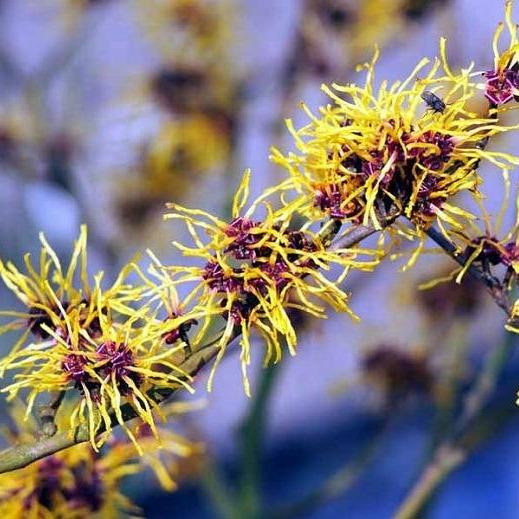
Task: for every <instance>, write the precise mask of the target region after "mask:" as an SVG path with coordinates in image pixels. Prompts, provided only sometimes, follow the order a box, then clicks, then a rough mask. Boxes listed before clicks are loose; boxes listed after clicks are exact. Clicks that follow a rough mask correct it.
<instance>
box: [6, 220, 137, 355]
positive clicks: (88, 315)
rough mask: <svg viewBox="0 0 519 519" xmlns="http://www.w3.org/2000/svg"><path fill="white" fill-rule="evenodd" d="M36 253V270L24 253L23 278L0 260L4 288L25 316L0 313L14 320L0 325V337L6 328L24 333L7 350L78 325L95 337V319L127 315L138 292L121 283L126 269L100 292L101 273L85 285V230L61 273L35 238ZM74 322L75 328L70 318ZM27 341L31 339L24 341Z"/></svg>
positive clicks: (53, 255) (44, 243)
mask: <svg viewBox="0 0 519 519" xmlns="http://www.w3.org/2000/svg"><path fill="white" fill-rule="evenodd" d="M40 241H41V243H42V249H41V252H40V258H39V269H38V270H37V269H36V268H35V267H34V266H33V264H32V262H31V259H30V255H29V254H26V255H25V258H24V261H25V267H26V270H27V273H26V274H23V273H22V272H21V271H20V270H18V268H16V266H15V265H14V264H13V263H11V262H7V263H6V264H4V263H3V262H2V261H1V260H0V277H1V279H2V280H3V281H4V283H5V284H6V286H7V287H8V288H9V289H10V290H11V291H12V292H13V293H14V294H15V295H16V297H17V298H18V299H19V300H20V301H21V302H22V303H23V304H24V305H25V306H26V307H27V311H26V312H15V311H9V310H5V311H0V317H14V320H12V321H10V322H8V323H7V324H5V325H3V326H0V334H2V333H5V332H7V331H10V330H19V329H24V332H23V334H22V336H21V337H20V339H19V340H18V341H17V342H16V344H15V346H14V348H13V351H17V350H18V349H19V348H21V347H22V346H23V345H24V344H25V343H26V342H27V340H28V338H29V336H30V335H31V334H32V335H33V337H34V338H35V339H36V340H37V341H39V340H46V339H48V338H49V337H50V336H51V331H52V332H53V333H57V334H60V335H64V334H66V333H67V330H70V329H71V328H72V327H75V326H80V327H81V329H82V330H84V331H85V332H86V333H88V334H90V335H92V336H95V335H96V334H98V333H99V332H100V325H99V319H100V315H101V314H104V315H107V316H109V317H110V318H111V317H112V313H114V312H115V313H117V314H121V315H132V313H133V310H132V308H131V306H130V305H131V303H132V302H134V301H136V300H138V299H139V298H140V290H141V289H140V288H138V287H132V286H130V285H128V284H125V283H124V279H125V277H126V275H127V272H128V267H125V268H124V269H122V271H121V273H120V274H119V276H118V278H117V279H116V281H115V282H114V283H113V284H112V286H111V287H110V288H109V289H107V290H105V291H103V292H101V290H100V282H101V280H102V278H103V273H102V272H99V273H98V274H97V276H96V283H95V286H94V288H92V287H91V286H90V283H89V280H88V274H87V229H86V226H82V227H81V231H80V235H79V238H78V239H77V241H76V243H75V247H74V251H73V253H72V256H71V259H70V263H69V265H68V267H67V269H66V270H65V269H63V267H62V265H61V262H60V261H59V259H58V256H57V255H56V253H55V252H54V250H53V249H52V248H51V246H50V245H49V244H48V243H47V240H46V239H45V236H44V235H43V234H40ZM72 318H74V319H75V320H76V323H75V324H72V323H71V319H72ZM29 343H32V341H29Z"/></svg>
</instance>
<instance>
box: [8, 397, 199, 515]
mask: <svg viewBox="0 0 519 519" xmlns="http://www.w3.org/2000/svg"><path fill="white" fill-rule="evenodd" d="M64 405H66V404H64ZM187 407H189V406H188V405H186V404H184V405H181V404H176V405H175V406H174V407H171V406H170V408H169V409H164V410H163V411H164V413H165V414H166V415H167V416H174V415H177V414H179V413H183V412H185V411H186V410H187V409H186V408H187ZM12 414H13V418H14V422H15V426H16V428H15V429H14V430H13V429H9V430H7V432H6V434H5V436H6V437H7V439H8V441H9V443H10V444H11V445H16V444H18V443H20V442H22V443H26V442H30V441H35V439H36V438H37V437H38V427H37V425H36V423H35V421H34V420H32V419H31V420H29V421H25V422H24V421H23V410H22V409H21V405H15V406H14V409H13V412H12ZM31 418H32V417H31ZM22 426H23V428H22ZM67 427H68V424H66V422H64V421H62V422H61V423H60V424H59V429H60V430H63V429H66V428H67ZM21 431H23V432H21ZM135 434H136V436H138V437H139V443H140V444H141V445H142V447H143V450H144V451H145V454H144V456H142V457H139V456H138V455H137V454H136V452H135V449H134V448H133V447H132V445H131V444H130V443H128V442H123V441H120V440H112V441H111V442H110V444H109V445H106V448H104V449H103V450H102V451H95V450H94V449H93V448H92V447H91V446H86V447H85V446H84V445H77V446H74V447H71V448H69V449H65V450H63V451H60V452H57V453H56V454H53V455H51V456H48V457H46V458H44V459H42V460H39V461H37V462H35V463H32V464H30V465H28V466H27V467H25V468H23V469H19V470H16V471H14V472H9V473H8V474H2V475H0V513H1V514H3V516H4V517H9V518H12V519H22V518H26V517H29V518H32V517H34V518H37V519H40V518H42V519H43V518H49V519H50V518H56V519H73V518H75V519H80V518H84V517H98V518H100V519H101V518H102V519H105V518H117V517H120V516H121V514H123V513H125V514H139V513H140V510H139V508H138V507H136V506H135V505H134V504H133V503H132V502H131V500H130V499H129V498H128V497H126V496H125V495H124V494H123V493H122V492H121V482H122V480H123V479H125V478H126V477H128V476H132V475H134V474H139V473H141V472H142V471H143V470H144V469H146V468H147V467H150V468H152V470H153V471H154V472H155V474H156V476H157V478H158V480H159V482H160V483H161V486H162V487H163V488H164V489H165V490H168V491H171V490H174V489H175V488H176V485H175V482H174V480H173V476H174V475H175V472H176V470H177V469H176V460H178V458H179V457H188V456H190V455H191V454H193V453H194V452H197V451H198V450H199V449H200V447H199V446H197V445H194V444H191V443H189V442H187V441H186V440H185V439H184V438H182V437H181V436H179V435H177V434H175V433H174V432H171V431H169V430H168V431H165V430H164V431H162V430H161V439H162V443H161V445H160V446H159V445H158V444H157V442H156V441H155V439H154V437H153V436H152V435H150V434H148V433H146V431H145V430H142V429H141V430H140V431H135ZM165 454H167V455H168V456H167V458H165ZM165 462H167V464H166V463H165Z"/></svg>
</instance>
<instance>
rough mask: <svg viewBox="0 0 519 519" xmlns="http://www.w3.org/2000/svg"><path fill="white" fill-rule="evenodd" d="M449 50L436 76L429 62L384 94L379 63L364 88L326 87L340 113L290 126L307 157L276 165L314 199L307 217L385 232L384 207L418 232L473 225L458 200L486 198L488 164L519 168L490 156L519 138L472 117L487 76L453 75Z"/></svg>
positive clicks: (284, 158)
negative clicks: (481, 187)
mask: <svg viewBox="0 0 519 519" xmlns="http://www.w3.org/2000/svg"><path fill="white" fill-rule="evenodd" d="M440 50H441V59H436V60H435V61H434V62H433V64H432V66H431V67H430V69H429V71H428V72H425V71H424V69H425V67H426V66H427V65H428V63H429V60H427V59H423V60H422V61H420V63H418V65H417V66H416V67H415V68H414V70H413V71H412V72H411V74H410V75H409V76H408V78H407V79H406V80H404V81H403V82H396V83H393V84H392V85H388V83H387V82H386V81H383V82H382V83H381V84H380V87H379V88H378V89H376V90H375V82H374V81H375V75H374V65H375V62H376V61H377V58H378V53H376V54H375V57H374V58H373V60H372V61H371V62H370V63H366V64H364V65H363V66H362V67H361V68H364V69H365V70H366V71H367V77H366V81H365V84H364V85H356V84H350V85H345V86H340V85H335V84H334V85H332V88H330V87H328V86H323V87H322V88H323V91H324V92H325V93H326V94H327V95H328V96H329V97H330V99H331V100H332V102H333V104H327V105H325V106H322V107H321V108H320V109H319V113H318V114H317V115H314V114H313V113H312V112H311V111H310V110H309V109H308V108H307V107H306V106H305V105H304V104H303V109H304V110H305V112H306V113H307V115H308V117H309V119H310V122H309V123H308V124H307V125H306V126H303V127H302V128H299V129H295V128H294V126H293V124H292V122H291V121H290V120H288V121H287V125H288V128H289V130H290V132H291V134H292V136H293V137H294V141H295V146H296V149H297V151H296V152H289V153H288V154H283V153H281V152H280V151H279V150H277V149H273V150H272V160H273V161H274V162H275V163H277V164H280V165H282V166H283V167H285V168H286V169H287V170H288V172H289V174H290V177H291V179H292V182H293V187H294V189H296V190H297V191H298V192H299V193H301V194H302V195H304V196H306V203H305V205H303V207H302V213H303V214H304V216H305V217H307V218H310V219H314V220H319V219H322V218H323V216H324V215H326V214H330V215H331V216H332V217H337V218H341V219H342V220H344V221H349V222H352V223H362V224H364V225H368V224H371V225H374V226H375V227H376V228H380V222H379V220H380V214H381V206H384V208H387V207H389V206H393V209H394V210H396V211H397V212H398V214H401V215H405V216H406V217H408V218H410V219H411V220H412V221H413V222H414V223H415V225H416V226H417V227H418V228H426V227H428V226H430V225H431V223H432V222H433V221H437V222H438V224H439V225H440V226H443V225H447V226H451V227H454V228H458V229H459V228H462V226H463V224H462V223H459V221H458V220H459V218H460V217H462V218H463V219H466V218H472V216H471V215H470V214H469V213H468V212H467V211H465V210H464V209H462V208H460V207H458V206H457V205H455V204H454V203H453V200H452V199H453V197H454V196H455V195H457V194H459V193H461V192H463V191H466V192H470V193H472V194H473V195H474V196H476V197H477V196H479V194H478V184H479V183H480V177H479V175H478V173H477V171H476V170H477V166H478V164H479V162H480V160H481V159H486V160H488V161H489V162H491V163H492V164H495V165H496V166H497V167H499V168H509V167H510V166H512V165H516V164H518V162H519V159H518V158H517V157H515V156H513V155H509V154H505V153H500V152H495V151H488V150H485V145H486V142H487V141H488V139H489V138H490V137H491V136H493V135H496V134H499V133H501V132H505V131H508V130H511V129H513V128H511V127H505V126H503V125H501V124H500V123H499V122H498V121H497V119H496V118H495V117H494V116H493V114H492V113H488V114H486V115H484V116H481V115H479V114H477V113H475V112H473V111H471V109H470V101H472V100H473V99H474V97H475V96H476V95H477V93H478V91H479V89H480V87H479V84H478V83H477V82H476V81H475V80H474V76H480V73H479V72H474V71H473V65H471V66H469V67H468V68H466V69H462V70H461V71H460V72H459V73H456V74H455V73H453V72H452V70H451V69H450V67H449V65H448V63H447V59H446V49H445V40H442V42H441V46H440ZM440 68H442V69H443V75H438V72H439V70H440ZM421 73H424V76H423V77H420V78H419V77H418V75H419V74H421ZM431 94H433V100H434V99H437V100H438V101H439V102H440V105H439V109H436V108H435V106H432V107H431V106H427V104H426V103H425V102H424V99H423V98H422V95H429V97H431ZM441 103H443V105H442V104H441ZM333 196H335V197H336V198H335V199H333ZM330 200H332V201H334V203H332V202H330Z"/></svg>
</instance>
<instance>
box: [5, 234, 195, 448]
mask: <svg viewBox="0 0 519 519" xmlns="http://www.w3.org/2000/svg"><path fill="white" fill-rule="evenodd" d="M41 240H42V244H43V245H42V252H41V255H40V270H39V272H37V271H36V270H34V268H33V266H32V265H31V263H30V260H29V258H28V257H26V266H27V270H28V274H22V273H21V272H20V271H19V270H18V269H16V267H15V266H14V265H12V264H10V263H9V264H7V266H4V265H3V264H1V263H0V267H1V271H0V273H1V275H2V278H3V279H4V282H5V283H6V285H7V286H8V287H9V288H10V289H11V290H12V291H13V292H14V293H15V294H16V295H17V296H18V298H19V299H20V300H21V301H22V302H23V303H25V304H26V305H27V306H28V308H29V309H30V311H29V312H27V313H23V312H4V315H8V316H14V317H15V318H16V319H15V320H14V321H11V322H10V323H8V324H7V325H5V326H4V327H3V330H2V331H8V330H11V329H13V328H22V327H24V328H25V331H24V332H23V333H22V336H21V338H20V339H19V340H18V341H17V342H16V344H15V347H14V348H13V349H12V351H11V352H10V353H9V354H7V355H6V356H4V357H3V358H2V359H1V360H0V376H2V377H3V376H4V375H5V374H6V373H8V372H11V371H15V375H14V379H13V381H12V382H11V383H10V384H8V385H7V386H6V387H4V388H3V389H2V392H4V393H7V394H8V399H9V400H12V399H14V398H15V397H18V396H19V394H20V393H23V395H24V396H25V395H26V402H27V407H26V415H27V416H29V415H30V413H31V411H32V409H33V406H34V403H35V402H36V400H37V398H39V397H40V396H42V395H44V394H47V393H49V394H53V393H55V392H58V393H60V392H67V394H72V395H73V401H74V406H73V411H72V412H71V413H70V416H69V424H68V426H69V429H70V431H71V432H72V431H73V430H74V429H75V428H76V427H78V426H80V425H83V424H86V425H87V426H88V429H89V434H90V441H91V444H92V446H93V447H94V448H97V447H98V446H99V445H101V444H102V443H103V442H104V441H105V440H106V438H107V437H108V435H109V433H110V432H111V431H112V427H113V425H114V424H115V423H117V424H119V425H121V426H122V427H123V429H125V431H126V433H127V434H128V436H129V437H130V438H131V439H132V441H133V442H134V444H135V446H136V447H137V449H138V450H139V451H141V447H140V446H139V444H138V441H137V440H136V438H135V437H134V436H133V434H132V433H131V431H130V429H129V428H128V427H126V425H125V419H124V416H123V413H122V410H121V409H122V406H123V405H124V404H128V405H129V406H131V407H132V408H133V409H134V411H135V412H136V414H137V415H138V416H139V417H140V418H141V419H142V421H143V422H144V423H145V424H147V425H148V426H149V427H150V428H151V431H152V432H153V434H154V436H155V437H156V438H158V433H157V429H156V426H155V414H156V413H157V412H158V410H156V409H155V408H157V406H156V404H155V401H154V399H153V393H152V391H153V390H156V389H164V388H168V389H178V388H183V389H186V390H188V391H192V390H191V387H190V385H189V380H190V377H189V375H188V374H187V373H184V372H183V371H182V370H181V369H180V368H179V367H178V366H177V365H178V364H179V362H181V361H182V360H183V359H184V357H185V354H184V352H183V349H184V346H185V345H184V343H182V342H181V341H176V344H174V345H170V344H166V343H165V341H164V335H165V334H167V333H169V332H171V326H170V323H169V322H167V321H165V320H164V319H162V316H160V317H159V316H158V315H157V311H158V309H157V308H152V306H151V305H150V304H149V303H148V304H147V303H146V301H144V300H143V295H144V291H145V290H146V288H147V287H146V285H141V286H138V287H136V286H133V285H131V284H129V283H128V282H123V281H124V279H125V277H126V276H127V275H128V274H129V272H130V270H132V267H133V265H131V264H130V265H128V266H127V267H125V268H124V269H123V271H122V273H121V275H120V276H119V277H118V279H117V280H116V282H115V283H114V284H113V285H112V286H111V287H110V288H109V289H108V290H107V291H103V290H102V288H101V279H102V277H103V275H102V273H98V274H97V275H96V276H95V286H94V288H93V289H91V288H90V285H89V282H88V276H87V265H86V245H87V244H86V229H85V228H84V227H83V228H82V230H81V234H80V237H79V239H78V240H77V242H76V246H75V248H74V252H73V254H72V258H71V260H70V265H69V267H68V269H67V270H66V272H65V273H64V272H63V270H62V267H61V264H60V262H59V260H58V258H57V256H56V253H55V252H54V251H53V249H52V248H51V247H50V245H49V244H48V243H47V241H46V240H45V238H44V237H43V236H41ZM78 265H80V269H79V270H80V273H79V277H80V286H79V288H78V287H77V286H76V285H75V282H76V281H77V280H76V279H75V278H76V274H77V273H76V267H77V266H78ZM135 269H136V267H135ZM148 291H149V287H148ZM136 302H140V303H141V306H140V308H137V309H136V308H134V306H135V303H136ZM35 309H36V311H37V312H35V311H34V310H35ZM31 332H32V333H31ZM157 409H158V408H157ZM69 411H70V408H69ZM159 415H160V413H159ZM101 429H102V430H103V431H105V434H103V435H101V436H100V437H98V438H97V435H98V433H99V431H100V430H101ZM141 452H142V451H141Z"/></svg>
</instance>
